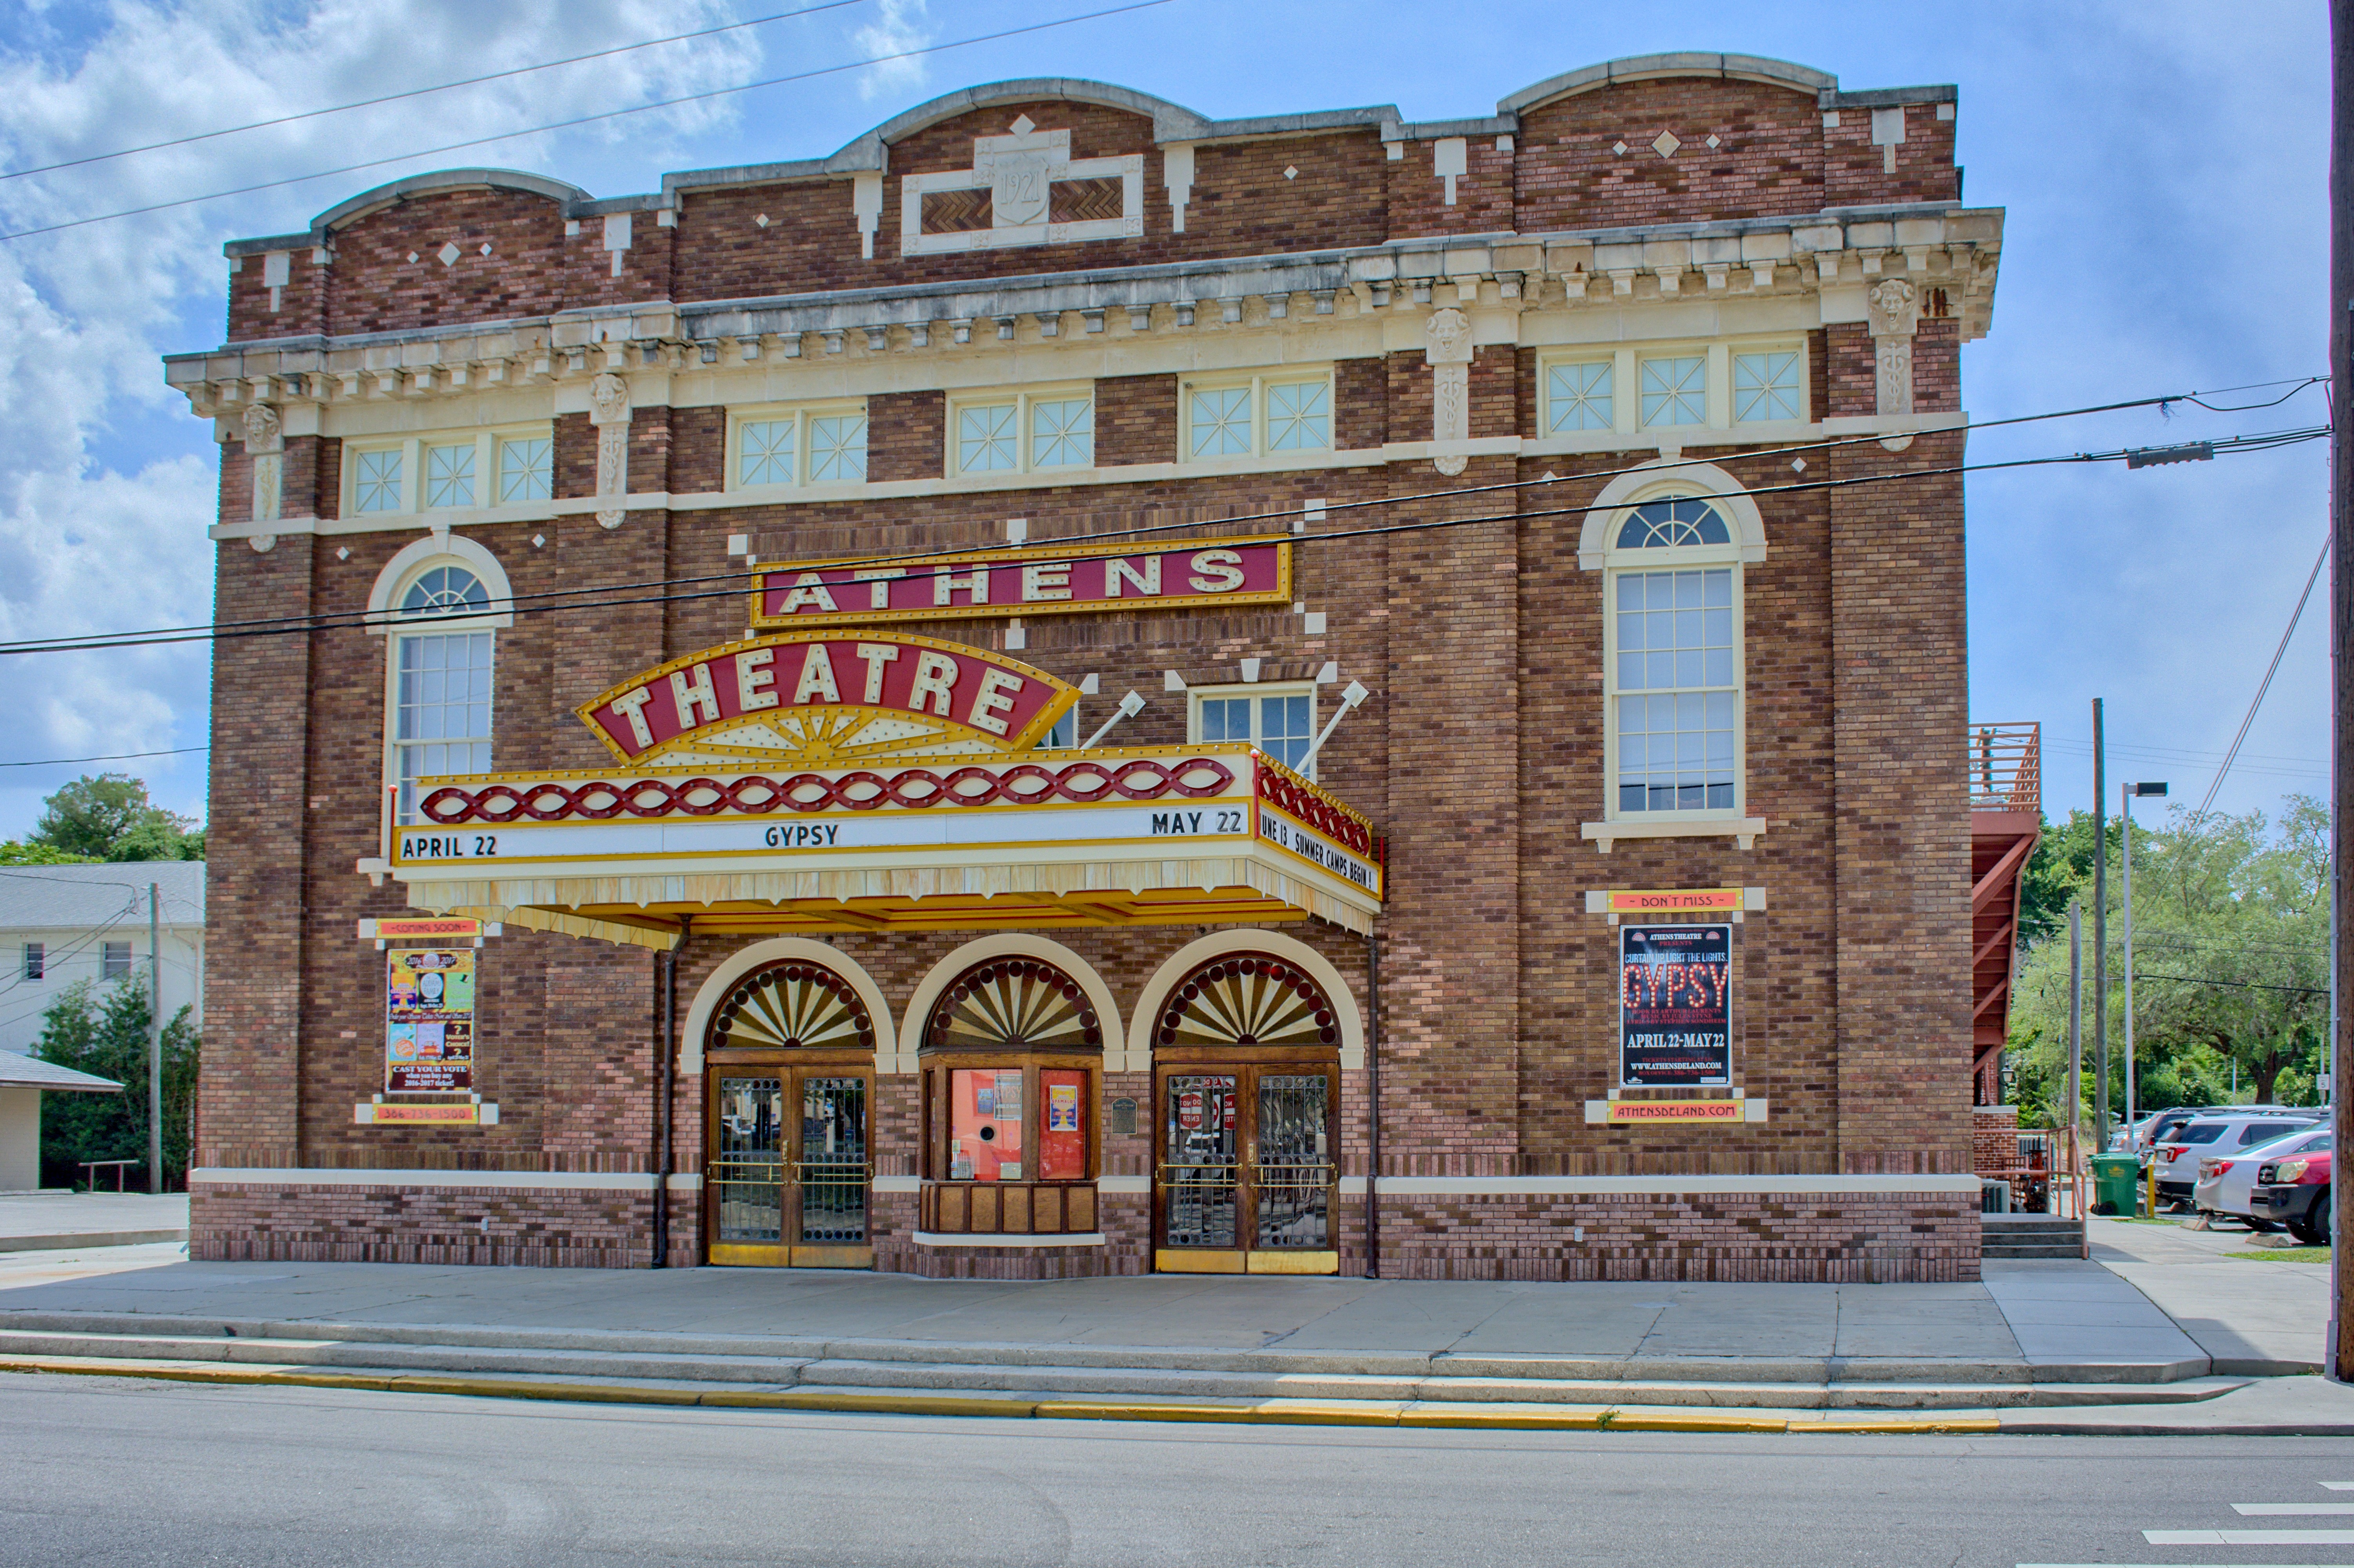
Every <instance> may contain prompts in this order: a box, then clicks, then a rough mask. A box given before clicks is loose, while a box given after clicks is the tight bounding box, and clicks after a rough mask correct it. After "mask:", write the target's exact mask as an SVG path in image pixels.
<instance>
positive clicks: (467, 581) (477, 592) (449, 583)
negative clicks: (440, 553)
mask: <svg viewBox="0 0 2354 1568" xmlns="http://www.w3.org/2000/svg"><path fill="white" fill-rule="evenodd" d="M490 603H491V596H490V594H489V592H488V591H487V590H485V589H484V588H483V587H482V579H481V578H480V577H476V576H474V574H473V573H472V572H470V571H468V570H467V569H466V568H465V567H434V568H433V569H432V570H431V571H429V572H427V573H426V574H425V575H424V576H422V577H419V578H418V579H417V580H416V581H415V582H413V583H411V584H409V585H408V592H407V593H405V594H403V595H401V598H400V613H401V614H403V615H478V614H480V613H482V611H483V610H485V609H489V608H490Z"/></svg>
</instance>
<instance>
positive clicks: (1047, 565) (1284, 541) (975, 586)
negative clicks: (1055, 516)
mask: <svg viewBox="0 0 2354 1568" xmlns="http://www.w3.org/2000/svg"><path fill="white" fill-rule="evenodd" d="M1290 599H1291V545H1290V542H1289V540H1288V538H1287V537H1285V536H1284V535H1264V536H1254V537H1249V538H1235V539H1188V540H1186V541H1184V542H1183V543H1182V544H1170V545H1150V544H1148V545H1144V546H1140V547H1134V548H1131V547H1128V546H1124V545H1117V544H1108V543H1102V542H1097V543H1093V544H1078V545H1049V546H1040V547H1037V548H1034V549H1019V550H974V551H967V552H963V553H960V554H956V555H943V556H929V555H927V556H896V557H891V558H887V559H885V558H877V557H868V558H865V559H862V560H843V561H795V562H790V563H787V564H785V565H781V566H775V567H769V568H768V569H767V570H766V571H762V572H758V573H756V574H755V575H754V577H753V579H752V625H753V626H755V627H757V628H760V629H763V630H768V629H774V628H779V627H786V626H829V625H846V624H852V623H855V622H859V621H878V620H898V621H907V620H964V619H967V618H969V617H972V616H1008V615H1020V616H1032V615H1070V614H1075V613H1079V612H1083V611H1084V612H1088V613H1093V614H1098V615H1100V614H1102V613H1104V612H1106V611H1108V610H1118V609H1188V608H1193V609H1199V608H1202V607H1204V606H1210V605H1231V604H1284V603H1288V602H1289V601H1290Z"/></svg>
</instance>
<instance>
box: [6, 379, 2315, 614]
mask: <svg viewBox="0 0 2354 1568" xmlns="http://www.w3.org/2000/svg"><path fill="white" fill-rule="evenodd" d="M2281 434H2283V435H2285V434H2288V432H2282V433H2281ZM2328 434H2329V429H2328V427H2327V426H2321V427H2318V428H2317V429H2310V430H2305V431H2298V432H2295V433H2294V436H2295V440H2297V441H2307V440H2321V439H2323V438H2325V437H2327V435H2328ZM2250 439H2251V440H2259V439H2262V440H2265V441H2266V443H2267V444H2270V445H2288V444H2291V443H2290V441H2288V440H2279V439H2276V438H2250ZM2218 450H2219V451H2220V450H2223V449H2222V447H2221V444H2220V443H2219V444H2218ZM2241 450H2253V449H2252V448H2243V449H2241ZM2125 456H2126V454H2125V452H2124V451H2123V450H2115V451H2108V452H2097V453H2096V452H2074V453H2070V454H2068V455H2065V456H2061V457H2044V458H2015V459H2011V460H2009V461H2002V462H1990V463H1956V464H1952V465H1949V466H1947V467H1944V468H1930V469H1902V470H1898V471H1894V472H1890V473H1877V474H1858V475H1853V476H1850V477H1849V478H1846V479H1834V480H1816V481H1809V482H1796V483H1791V484H1783V485H1760V486H1758V487H1756V488H1755V489H1752V490H1749V491H1746V492H1744V493H1742V494H1745V495H1748V496H1760V495H1778V494H1788V493H1797V492H1815V491H1830V490H1844V489H1849V488H1851V487H1854V486H1858V485H1865V484H1885V483H1892V482H1900V481H1908V480H1922V479H1941V478H1952V477H1954V476H1956V475H1958V474H1966V473H1983V472H1987V471H1993V470H2003V469H2015V468H2038V467H2045V466H2049V465H2052V464H2055V463H2084V462H2119V461H2124V459H2125ZM1574 477H1575V478H1581V479H1583V478H1593V477H1596V476H1595V475H1579V476H1574ZM1563 482H1567V481H1563V480H1559V479H1554V480H1531V481H1524V482H1514V483H1512V484H1510V485H1504V486H1498V487H1496V488H1500V489H1520V488H1526V487H1529V486H1533V485H1538V484H1545V483H1563ZM1738 498H1739V497H1737V496H1734V495H1727V494H1716V493H1711V494H1706V495H1699V496H1692V497H1688V498H1687V499H1691V500H1701V501H1725V500H1734V499H1738ZM1427 499H1428V498H1427V497H1425V496H1400V497H1392V498H1388V499H1387V500H1386V501H1384V502H1383V504H1399V503H1405V502H1409V501H1414V502H1419V501H1425V500H1427ZM1360 504H1374V503H1360ZM1617 510H1618V508H1617V506H1616V505H1611V506H1602V505H1586V506H1561V507H1551V508H1546V509H1543V510H1540V511H1534V512H1496V513H1489V514H1484V515H1479V516H1473V517H1452V518H1433V519H1429V520H1426V521H1423V522H1416V523H1393V524H1380V525H1375V526H1371V527H1364V528H1346V529H1339V530H1336V531H1334V532H1331V533H1328V534H1310V535H1299V537H1296V538H1294V539H1293V540H1291V543H1293V544H1295V545H1302V546H1305V545H1311V544H1313V545H1330V544H1337V543H1339V542H1341V541H1343V540H1348V539H1363V538H1379V537H1386V536H1388V535H1398V534H1418V533H1427V532H1431V531H1434V530H1437V529H1442V528H1465V527H1474V526H1479V525H1483V524H1496V523H1529V522H1535V521H1538V520H1541V519H1543V518H1549V517H1582V516H1586V515H1589V514H1593V513H1596V512H1612V511H1617ZM1280 515H1286V516H1288V515H1291V514H1288V513H1286V514H1280ZM1222 521H1226V522H1241V521H1248V519H1240V518H1228V519H1223V520H1222ZM1171 526H1174V527H1182V528H1186V529H1197V528H1199V527H1201V526H1202V524H1199V523H1187V524H1172V525H1171ZM1160 531H1161V530H1160V529H1157V528H1154V529H1125V530H1114V531H1111V532H1110V533H1108V534H1099V535H1087V537H1088V538H1090V539H1093V538H1103V537H1108V536H1114V535H1119V534H1140V533H1157V532H1160ZM931 553H932V554H947V553H949V552H946V551H940V552H931ZM877 558H878V559H884V560H888V559H892V558H895V557H889V556H885V557H877ZM896 558H908V557H896ZM1070 558H1071V559H1073V560H1075V561H1076V560H1088V559H1097V560H1100V559H1103V558H1106V557H1104V556H1073V557H1070ZM829 564H830V565H834V566H845V565H857V564H861V563H858V562H854V561H844V562H832V563H829ZM944 573H949V568H945V567H944V568H942V570H941V572H938V573H909V574H907V576H906V577H903V578H902V579H901V580H903V581H908V580H913V581H924V580H928V578H930V577H936V576H939V575H943V574H944ZM748 575H749V574H748V573H747V572H733V573H726V574H722V575H720V576H716V577H690V578H681V579H677V582H676V583H675V584H670V583H655V584H652V585H649V586H653V587H671V586H681V587H684V586H690V585H692V584H695V583H699V582H716V581H729V582H737V581H740V580H741V579H742V578H743V577H747V576H748ZM569 591H570V592H572V593H579V592H582V591H586V590H579V589H574V590H569ZM744 591H745V590H744V589H743V588H740V587H731V588H706V589H703V590H702V591H699V592H695V593H652V594H641V595H638V596H637V597H634V598H620V599H617V598H611V597H604V598H599V599H596V600H594V601H592V602H588V603H581V602H567V603H562V604H535V605H520V604H516V603H515V602H514V600H515V599H520V598H523V597H526V596H521V595H518V596H514V598H510V599H500V600H497V601H495V602H496V603H498V604H501V605H506V606H509V607H510V609H508V610H507V612H506V613H509V614H511V615H548V614H560V613H571V612H577V611H579V610H582V609H619V608H622V607H625V606H629V605H637V604H686V603H693V602H695V601H697V600H701V599H737V598H741V597H742V596H743V594H744ZM528 597H556V596H555V595H553V594H551V595H546V596H528ZM1008 612H1009V613H1011V612H1012V607H1009V611H1008ZM486 613H487V612H486ZM372 618H373V619H374V620H378V621H380V620H382V619H383V617H382V616H381V614H380V612H374V611H365V610H362V611H351V610H345V611H336V612H330V613H328V614H324V615H317V616H306V617H290V618H288V620H287V623H283V624H276V625H267V626H254V627H248V628H242V629H229V628H222V629H211V628H197V629H192V630H186V631H177V632H172V633H154V634H150V635H144V636H141V635H132V636H123V635H120V634H117V635H111V636H98V637H92V638H87V639H80V640H69V639H53V640H49V641H41V642H19V643H9V644H0V655H8V654H27V653H73V652H102V651H105V650H109V649H116V648H147V647H156V646H162V645H166V644H171V643H177V642H205V641H234V640H238V639H242V638H247V637H282V636H296V635H308V634H309V633H311V632H313V631H332V630H349V629H352V628H355V627H361V626H366V625H368V624H371V620H372ZM910 619H921V617H919V616H917V617H911V618H910ZM408 624H413V625H419V626H429V625H431V624H433V622H432V621H431V620H427V619H425V618H423V617H419V618H418V620H415V621H413V622H408Z"/></svg>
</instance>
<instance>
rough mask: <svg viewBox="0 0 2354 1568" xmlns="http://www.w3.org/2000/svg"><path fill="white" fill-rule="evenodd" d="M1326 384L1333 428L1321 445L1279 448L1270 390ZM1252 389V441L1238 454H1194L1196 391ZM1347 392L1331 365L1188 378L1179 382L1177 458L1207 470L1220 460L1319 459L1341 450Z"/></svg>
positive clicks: (1327, 414)
mask: <svg viewBox="0 0 2354 1568" xmlns="http://www.w3.org/2000/svg"><path fill="white" fill-rule="evenodd" d="M1316 384H1320V385H1321V386H1322V387H1323V389H1324V418H1325V422H1326V423H1327V425H1328V426H1329V427H1330V429H1328V430H1327V431H1326V437H1327V439H1326V440H1325V442H1324V444H1323V445H1322V446H1320V447H1285V448H1282V449H1281V450H1278V449H1277V448H1276V447H1275V446H1274V444H1273V438H1272V436H1271V435H1270V434H1269V432H1268V429H1267V420H1268V418H1269V415H1268V411H1267V392H1268V389H1269V388H1270V387H1299V386H1310V385H1316ZM1238 390H1239V391H1247V392H1248V393H1249V394H1250V400H1251V401H1250V445H1249V447H1248V449H1247V450H1243V451H1238V452H1217V453H1204V454H1203V455H1202V456H1199V457H1196V456H1195V455H1194V454H1193V395H1194V394H1195V393H1197V392H1233V391H1238ZM1340 442H1341V392H1340V387H1339V384H1338V382H1337V380H1336V379H1335V377H1334V376H1333V371H1332V367H1331V366H1329V365H1322V366H1317V365H1305V366H1279V367H1275V368H1270V369H1265V370H1253V371H1239V372H1235V373H1233V374H1230V375H1217V376H1181V377H1179V379H1178V382H1177V461H1179V462H1180V463H1182V464H1184V465H1186V466H1187V467H1194V468H1207V467H1215V466H1217V465H1219V464H1232V463H1255V462H1263V461H1270V460H1271V461H1278V462H1280V461H1291V460H1293V459H1314V458H1318V457H1321V456H1328V455H1330V454H1331V453H1332V452H1334V451H1337V450H1340Z"/></svg>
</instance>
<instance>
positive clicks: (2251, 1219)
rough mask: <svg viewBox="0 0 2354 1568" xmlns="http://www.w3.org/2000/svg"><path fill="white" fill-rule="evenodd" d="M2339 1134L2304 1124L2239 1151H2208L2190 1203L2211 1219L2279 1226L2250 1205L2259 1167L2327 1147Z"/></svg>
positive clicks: (2256, 1228)
mask: <svg viewBox="0 0 2354 1568" xmlns="http://www.w3.org/2000/svg"><path fill="white" fill-rule="evenodd" d="M2337 1136H2338V1135H2337V1134H2336V1133H2335V1132H2333V1131H2331V1130H2330V1129H2329V1128H2328V1127H2327V1126H2323V1127H2319V1128H2310V1127H2307V1128H2298V1129H2297V1130H2296V1131H2295V1132H2291V1133H2286V1134H2284V1135H2283V1136H2281V1137H2279V1138H2275V1139H2273V1140H2272V1141H2271V1142H2269V1143H2259V1144H2257V1145H2256V1146H2255V1147H2253V1148H2252V1149H2249V1150H2243V1151H2242V1152H2239V1153H2234V1154H2210V1155H2207V1156H2205V1157H2203V1158H2202V1159H2200V1161H2199V1184H2198V1186H2197V1187H2195V1188H2193V1189H2192V1190H2191V1194H2190V1206H2191V1207H2192V1208H2194V1209H2196V1210H2198V1211H2199V1212H2200V1213H2202V1214H2205V1215H2206V1216H2208V1217H2209V1218H2210V1219H2233V1220H2245V1221H2247V1222H2248V1228H2249V1229H2250V1230H2253V1231H2272V1230H2278V1229H2279V1228H2280V1226H2279V1225H2278V1224H2276V1223H2275V1222H2274V1221H2272V1220H2269V1219H2261V1220H2260V1219H2258V1218H2256V1217H2255V1213H2254V1212H2253V1210H2252V1209H2251V1208H2250V1207H2249V1194H2250V1193H2251V1192H2253V1191H2254V1189H2255V1184H2256V1172H2257V1171H2258V1170H2259V1169H2261V1168H2262V1167H2263V1165H2264V1162H2265V1161H2266V1160H2285V1159H2287V1158H2288V1157H2289V1156H2290V1155H2293V1154H2312V1153H2315V1152H2317V1151H2321V1150H2327V1149H2328V1148H2329V1145H2330V1141H2331V1139H2335V1138H2336V1137H2337Z"/></svg>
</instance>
